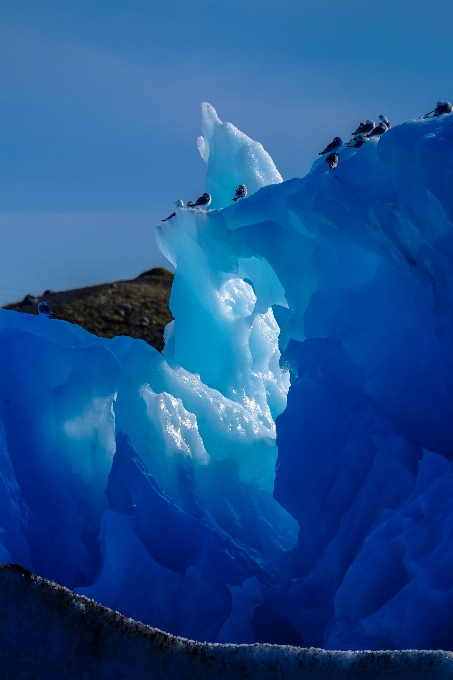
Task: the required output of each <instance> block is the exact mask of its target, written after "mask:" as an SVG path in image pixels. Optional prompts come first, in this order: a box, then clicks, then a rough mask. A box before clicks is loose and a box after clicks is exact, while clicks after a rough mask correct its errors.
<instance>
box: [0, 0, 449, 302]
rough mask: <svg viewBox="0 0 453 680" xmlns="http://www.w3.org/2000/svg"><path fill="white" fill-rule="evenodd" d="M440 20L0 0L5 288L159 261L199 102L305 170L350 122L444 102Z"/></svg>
mask: <svg viewBox="0 0 453 680" xmlns="http://www.w3.org/2000/svg"><path fill="white" fill-rule="evenodd" d="M452 25H453V1H452V0H430V1H429V2H427V1H426V0H423V1H422V2H421V1H420V0H294V1H293V0H242V1H241V2H238V1H237V0H146V1H142V0H120V1H117V0H89V1H85V0H77V1H75V0H58V1H53V2H47V1H46V0H32V1H24V0H14V1H12V2H8V1H7V0H1V1H0V26H1V28H0V59H1V62H0V100H1V108H0V151H1V162H0V304H5V303H7V302H11V301H16V300H19V299H21V298H22V297H23V296H24V295H25V294H27V293H32V294H40V293H42V292H43V291H44V290H45V289H52V290H64V289H68V288H74V287H81V286H84V285H92V284H95V283H101V282H104V281H113V280H116V279H120V278H130V277H133V276H137V275H138V274H139V273H141V272H142V271H144V270H146V269H150V268H151V267H153V266H162V265H164V266H165V263H166V260H165V258H164V257H163V256H162V255H161V254H160V253H159V252H158V250H157V248H156V245H155V232H154V228H155V225H156V224H158V223H159V222H160V220H161V219H162V218H163V217H166V216H167V215H168V214H169V213H170V212H171V211H172V208H173V203H174V201H175V200H176V199H178V198H182V199H183V200H185V201H187V200H189V199H194V198H196V197H197V196H199V195H200V194H201V193H203V191H204V178H205V165H204V162H203V160H202V159H201V157H200V155H199V153H198V150H197V148H196V139H197V137H198V136H199V134H200V133H201V129H200V122H201V109H200V103H201V102H203V101H208V102H210V103H211V104H212V105H213V106H214V107H215V108H216V110H217V113H218V115H219V117H220V118H221V119H222V120H224V121H229V122H231V123H233V124H234V125H236V127H238V128H239V129H240V130H242V131H243V132H245V133H246V134H247V135H249V136H250V137H252V139H255V140H257V141H259V142H261V143H262V144H263V146H264V148H265V149H266V150H267V151H268V152H269V154H270V155H271V157H272V158H273V160H274V162H275V164H276V166H277V168H278V169H279V171H280V173H281V174H282V176H283V178H284V179H291V178H292V177H296V176H297V177H301V176H304V175H305V174H306V173H307V172H308V170H309V169H310V166H311V163H312V162H313V160H314V159H315V158H316V156H317V153H318V151H320V150H321V149H323V148H324V146H325V145H326V144H327V143H328V142H330V141H331V140H332V139H333V137H334V136H337V135H338V136H340V137H344V138H346V139H347V138H348V135H349V133H350V132H351V131H353V130H354V129H355V127H356V126H357V124H358V123H359V122H360V121H362V120H364V119H366V118H372V119H374V120H377V118H378V116H379V114H381V113H383V114H385V115H386V116H387V117H388V118H389V119H390V120H391V122H392V123H393V124H397V123H399V122H403V121H404V120H407V119H410V118H417V117H419V116H421V115H423V114H425V113H426V112H427V111H430V110H431V109H433V108H434V106H435V104H436V102H437V100H449V101H452V100H453V41H452V40H451V26H452ZM166 266H168V263H167V265H166Z"/></svg>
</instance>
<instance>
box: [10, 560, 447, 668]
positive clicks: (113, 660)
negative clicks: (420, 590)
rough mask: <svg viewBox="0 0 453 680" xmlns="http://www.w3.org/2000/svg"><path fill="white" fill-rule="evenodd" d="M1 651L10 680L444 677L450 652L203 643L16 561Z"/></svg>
mask: <svg viewBox="0 0 453 680" xmlns="http://www.w3.org/2000/svg"><path fill="white" fill-rule="evenodd" d="M0 593H1V595H0V654H1V659H2V666H3V668H8V672H9V676H8V677H10V678H15V680H21V679H22V678H24V680H25V679H27V680H29V678H30V677H31V676H30V669H31V668H33V678H36V679H41V678H46V680H52V679H53V678H55V679H57V678H58V680H63V679H64V678H68V679H69V678H74V679H76V678H96V679H97V680H102V678H108V679H109V680H115V679H116V678H121V679H122V680H127V679H128V678H131V680H132V679H133V680H141V679H142V678H153V680H160V678H162V679H164V678H165V680H169V679H171V678H178V680H184V679H185V678H187V679H188V680H197V679H198V678H200V679H202V678H206V679H208V678H212V677H219V678H231V679H236V678H237V679H238V680H239V679H240V678H241V679H243V678H254V680H260V679H261V678H262V679H263V680H274V679H275V680H283V679H285V680H286V679H287V680H290V679H291V678H297V679H298V680H304V679H305V678H310V679H311V680H317V679H319V680H321V678H323V679H326V678H329V680H336V679H338V680H339V679H340V678H341V679H342V680H343V679H345V678H347V679H348V680H353V679H355V678H368V679H371V678H373V679H374V678H388V677H392V678H394V680H403V679H406V678H410V680H417V679H418V678H420V680H422V679H423V680H425V679H426V678H427V677H429V678H430V679H431V680H440V679H441V678H451V677H452V674H453V653H452V652H444V651H412V650H408V651H401V652H385V651H382V652H367V651H363V652H332V651H325V650H322V649H315V648H313V647H312V648H310V649H301V648H298V647H280V646H277V645H258V644H255V645H221V644H207V643H198V642H193V641H191V640H185V639H184V638H180V637H175V636H173V635H168V634H167V633H163V632H162V631H160V630H158V629H157V628H151V627H149V626H145V625H143V624H142V623H139V622H137V621H133V620H132V619H127V618H125V617H124V616H121V614H118V613H117V612H114V611H112V610H110V609H107V608H106V607H102V606H101V605H99V604H96V603H95V602H93V601H92V600H89V599H88V598H86V597H82V596H79V595H75V594H74V593H73V592H72V591H70V590H68V589H67V588H63V587H62V586H59V585H57V584H56V583H53V582H52V581H48V580H47V579H44V578H40V577H39V576H35V575H34V574H32V573H31V572H29V571H27V570H26V569H23V568H22V567H18V566H16V565H1V566H0Z"/></svg>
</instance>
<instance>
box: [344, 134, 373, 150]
mask: <svg viewBox="0 0 453 680" xmlns="http://www.w3.org/2000/svg"><path fill="white" fill-rule="evenodd" d="M367 141H368V140H367V136H366V135H356V136H355V137H354V139H351V141H350V142H348V143H347V144H346V146H349V147H352V148H353V149H359V148H360V147H361V146H362V144H365V142H367Z"/></svg>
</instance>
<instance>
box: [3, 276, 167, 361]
mask: <svg viewBox="0 0 453 680" xmlns="http://www.w3.org/2000/svg"><path fill="white" fill-rule="evenodd" d="M172 282H173V274H172V273H171V272H169V271H167V270H166V269H163V268H162V267H159V268H156V269H151V270H150V271H147V272H144V273H143V274H140V276H137V278H136V279H131V280H130V281H116V282H114V283H103V284H101V285H99V286H89V287H87V288H75V289H74V290H65V291H62V292H54V291H46V292H45V293H44V294H43V295H41V296H39V297H34V296H32V295H26V296H25V297H24V299H23V300H22V301H21V302H15V303H12V304H10V305H4V308H5V309H12V310H14V311H16V312H26V313H28V314H37V313H38V303H39V302H41V301H42V300H45V301H46V302H47V304H48V305H49V307H50V308H51V309H52V311H53V312H54V317H55V318H56V319H62V320H63V321H70V322H71V323H76V324H78V325H79V326H82V328H85V330H87V331H89V332H90V333H94V335H98V336H100V337H103V338H114V337H115V336H117V335H130V336H131V337H133V338H138V339H141V340H145V342H147V343H148V344H149V345H152V346H153V347H155V348H156V349H157V350H159V351H161V350H162V348H163V346H164V327H165V325H166V324H167V323H169V322H170V321H171V320H172V318H173V317H172V315H171V312H170V310H169V309H168V299H169V297H170V291H171V284H172Z"/></svg>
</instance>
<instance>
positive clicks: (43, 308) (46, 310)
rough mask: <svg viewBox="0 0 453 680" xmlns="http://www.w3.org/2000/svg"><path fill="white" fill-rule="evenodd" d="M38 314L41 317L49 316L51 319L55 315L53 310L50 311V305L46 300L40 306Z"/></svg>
mask: <svg viewBox="0 0 453 680" xmlns="http://www.w3.org/2000/svg"><path fill="white" fill-rule="evenodd" d="M38 314H39V316H47V317H49V316H50V315H51V314H53V312H52V310H51V309H50V307H49V305H48V304H47V302H46V301H45V300H43V301H42V302H40V303H39V305H38Z"/></svg>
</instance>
